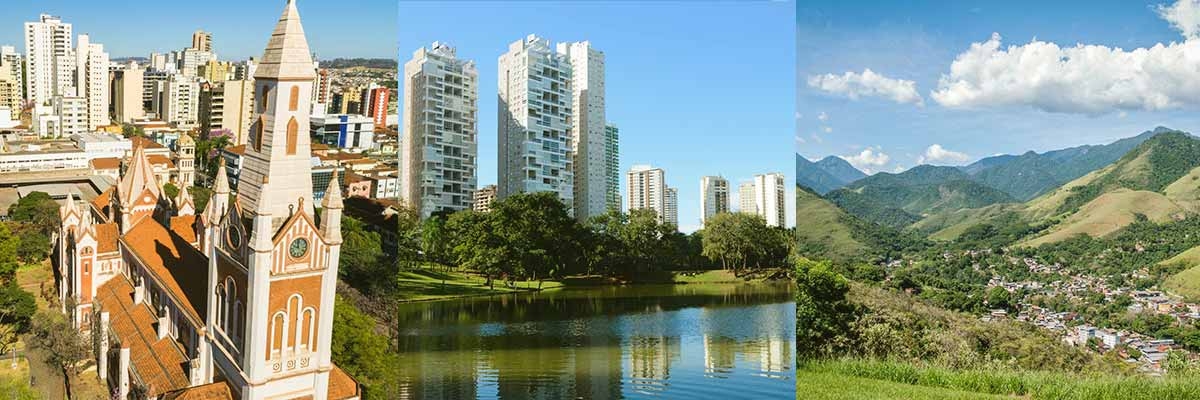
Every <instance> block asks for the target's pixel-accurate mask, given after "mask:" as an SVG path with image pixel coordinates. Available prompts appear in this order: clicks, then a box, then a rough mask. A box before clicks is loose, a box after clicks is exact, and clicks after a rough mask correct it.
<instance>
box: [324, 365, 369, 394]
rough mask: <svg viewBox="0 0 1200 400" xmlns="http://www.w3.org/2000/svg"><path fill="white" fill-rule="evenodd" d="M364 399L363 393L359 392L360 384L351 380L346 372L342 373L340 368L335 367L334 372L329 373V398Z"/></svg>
mask: <svg viewBox="0 0 1200 400" xmlns="http://www.w3.org/2000/svg"><path fill="white" fill-rule="evenodd" d="M360 397H362V392H360V391H359V388H358V382H356V381H355V380H354V378H351V377H350V375H349V374H347V373H346V371H342V369H341V368H338V366H336V365H334V366H333V371H330V372H329V398H330V399H331V400H345V399H353V398H360Z"/></svg>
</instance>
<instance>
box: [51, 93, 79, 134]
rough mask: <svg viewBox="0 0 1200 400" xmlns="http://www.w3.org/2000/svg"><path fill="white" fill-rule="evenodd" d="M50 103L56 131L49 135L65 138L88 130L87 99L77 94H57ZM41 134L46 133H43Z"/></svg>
mask: <svg viewBox="0 0 1200 400" xmlns="http://www.w3.org/2000/svg"><path fill="white" fill-rule="evenodd" d="M50 103H51V105H53V106H54V116H55V117H56V118H57V125H56V126H57V131H56V132H54V133H52V134H51V135H49V136H53V137H60V138H67V137H71V135H76V134H81V133H86V132H88V126H87V121H88V103H87V99H85V98H83V97H79V96H57V97H55V98H53V99H52V100H51V102H50ZM42 136H47V135H46V134H44V133H43V134H42Z"/></svg>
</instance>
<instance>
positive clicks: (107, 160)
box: [92, 157, 121, 169]
mask: <svg viewBox="0 0 1200 400" xmlns="http://www.w3.org/2000/svg"><path fill="white" fill-rule="evenodd" d="M119 168H121V159H120V158H116V157H104V158H93V159H92V169H119Z"/></svg>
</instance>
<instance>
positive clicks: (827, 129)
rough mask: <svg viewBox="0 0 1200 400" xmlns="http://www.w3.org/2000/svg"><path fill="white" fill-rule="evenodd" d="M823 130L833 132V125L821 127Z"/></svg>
mask: <svg viewBox="0 0 1200 400" xmlns="http://www.w3.org/2000/svg"><path fill="white" fill-rule="evenodd" d="M821 130H823V131H825V133H833V128H832V127H828V126H825V127H821Z"/></svg>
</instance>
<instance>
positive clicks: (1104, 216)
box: [1026, 131, 1200, 245]
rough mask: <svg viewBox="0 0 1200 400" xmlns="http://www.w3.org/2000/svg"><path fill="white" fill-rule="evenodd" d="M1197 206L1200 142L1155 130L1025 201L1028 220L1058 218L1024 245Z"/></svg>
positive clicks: (1100, 231) (1181, 213) (1175, 215)
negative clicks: (1115, 156)
mask: <svg viewBox="0 0 1200 400" xmlns="http://www.w3.org/2000/svg"><path fill="white" fill-rule="evenodd" d="M1197 209H1200V140H1197V139H1196V138H1195V137H1193V136H1191V135H1189V134H1187V133H1185V132H1181V131H1165V132H1159V133H1157V134H1154V135H1153V137H1151V138H1149V139H1147V140H1146V141H1144V142H1142V143H1141V144H1140V145H1138V146H1137V147H1136V148H1134V149H1133V150H1131V151H1129V152H1128V153H1126V154H1125V155H1124V156H1122V157H1121V158H1120V159H1119V160H1117V162H1115V163H1113V164H1112V165H1109V166H1107V167H1104V168H1101V169H1099V170H1096V171H1094V172H1092V173H1090V174H1087V175H1085V176H1084V177H1082V178H1079V179H1077V180H1075V181H1072V182H1070V183H1068V184H1066V185H1064V186H1063V187H1060V188H1058V189H1055V190H1054V191H1051V192H1049V193H1047V194H1046V195H1044V196H1041V197H1039V198H1037V199H1034V200H1033V201H1030V202H1029V203H1028V207H1027V212H1026V214H1027V216H1028V217H1029V218H1031V219H1044V218H1049V217H1054V218H1058V219H1061V222H1059V223H1057V224H1055V225H1054V226H1052V227H1051V228H1050V230H1049V231H1048V232H1047V233H1046V234H1044V235H1041V236H1039V237H1037V238H1035V239H1033V240H1030V241H1028V242H1027V244H1028V245H1039V244H1042V243H1049V242H1056V241H1060V240H1064V239H1067V238H1070V237H1071V236H1074V235H1077V234H1081V233H1082V234H1087V235H1090V236H1093V237H1099V236H1105V235H1108V234H1111V233H1113V232H1116V231H1118V230H1120V229H1121V228H1124V227H1125V226H1128V225H1129V224H1131V223H1133V222H1134V221H1136V220H1137V219H1139V218H1146V219H1149V220H1151V221H1156V222H1167V221H1170V220H1173V219H1181V218H1186V217H1188V216H1189V215H1192V214H1194V213H1195V212H1196V211H1197Z"/></svg>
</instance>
